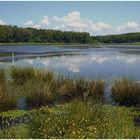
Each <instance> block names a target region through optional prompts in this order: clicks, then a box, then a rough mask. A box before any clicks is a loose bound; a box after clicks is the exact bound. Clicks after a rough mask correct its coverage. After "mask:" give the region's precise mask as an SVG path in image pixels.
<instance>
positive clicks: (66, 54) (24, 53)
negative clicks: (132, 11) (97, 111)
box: [0, 45, 140, 80]
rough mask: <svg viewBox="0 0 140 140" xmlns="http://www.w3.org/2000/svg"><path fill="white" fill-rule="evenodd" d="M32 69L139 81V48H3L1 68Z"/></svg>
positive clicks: (1, 50) (40, 46)
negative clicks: (21, 67)
mask: <svg viewBox="0 0 140 140" xmlns="http://www.w3.org/2000/svg"><path fill="white" fill-rule="evenodd" d="M10 65H17V66H33V67H37V68H43V69H51V70H53V71H55V72H56V73H59V74H62V75H70V76H75V75H77V76H84V77H87V78H93V79H95V78H102V79H112V78H115V77H124V76H127V77H129V78H132V79H135V80H140V46H126V45H125V46H111V45H105V46H103V47H102V48H90V47H82V48H81V47H74V46H71V47H70V46H46V45H35V46H27V45H22V46H0V67H1V68H3V67H8V66H10Z"/></svg>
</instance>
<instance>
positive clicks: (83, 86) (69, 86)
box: [58, 78, 105, 100]
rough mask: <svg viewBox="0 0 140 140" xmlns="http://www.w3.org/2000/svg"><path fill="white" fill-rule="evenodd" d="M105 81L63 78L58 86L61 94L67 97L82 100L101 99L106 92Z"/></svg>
mask: <svg viewBox="0 0 140 140" xmlns="http://www.w3.org/2000/svg"><path fill="white" fill-rule="evenodd" d="M104 85H105V83H104V81H102V80H96V81H89V80H84V79H76V80H73V79H69V78H67V79H63V80H62V81H61V84H60V86H59V88H58V92H59V94H60V95H62V96H65V97H66V98H67V99H74V98H81V99H82V100H88V99H89V98H90V99H91V98H92V99H93V100H101V99H102V98H103V93H104Z"/></svg>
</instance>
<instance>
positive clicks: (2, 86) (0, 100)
mask: <svg viewBox="0 0 140 140" xmlns="http://www.w3.org/2000/svg"><path fill="white" fill-rule="evenodd" d="M8 84H9V83H7V82H6V80H5V75H4V71H3V70H1V71H0V111H4V110H9V109H13V108H15V107H16V101H15V97H14V96H13V95H12V91H10V92H9V90H8V88H9V87H8Z"/></svg>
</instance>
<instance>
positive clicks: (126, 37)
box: [0, 25, 140, 43]
mask: <svg viewBox="0 0 140 140" xmlns="http://www.w3.org/2000/svg"><path fill="white" fill-rule="evenodd" d="M93 34H94V33H93ZM22 42H23V43H32V42H35V43H134V42H140V32H137V33H126V34H119V35H105V36H91V35H90V34H89V33H87V32H73V31H60V30H52V29H35V28H21V27H17V26H11V25H0V43H22Z"/></svg>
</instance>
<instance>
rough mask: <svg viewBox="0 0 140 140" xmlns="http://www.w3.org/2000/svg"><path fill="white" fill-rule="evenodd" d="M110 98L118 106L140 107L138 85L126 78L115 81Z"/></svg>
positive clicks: (139, 89)
mask: <svg viewBox="0 0 140 140" xmlns="http://www.w3.org/2000/svg"><path fill="white" fill-rule="evenodd" d="M112 97H113V100H114V101H115V102H116V103H118V104H119V105H126V106H135V105H140V84H139V83H136V82H135V81H133V80H129V79H127V78H122V79H117V80H115V81H114V83H113V85H112Z"/></svg>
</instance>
